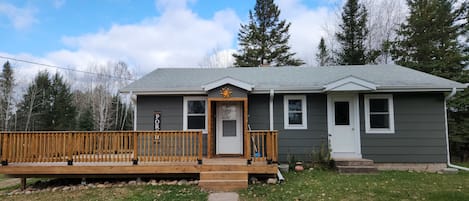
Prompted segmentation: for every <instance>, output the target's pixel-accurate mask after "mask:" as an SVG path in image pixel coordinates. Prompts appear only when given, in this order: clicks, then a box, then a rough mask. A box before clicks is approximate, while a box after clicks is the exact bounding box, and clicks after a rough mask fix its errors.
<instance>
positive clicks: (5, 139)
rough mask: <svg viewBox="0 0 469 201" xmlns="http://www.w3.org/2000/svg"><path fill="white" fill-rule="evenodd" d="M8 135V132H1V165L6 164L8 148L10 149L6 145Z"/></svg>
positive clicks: (7, 143)
mask: <svg viewBox="0 0 469 201" xmlns="http://www.w3.org/2000/svg"><path fill="white" fill-rule="evenodd" d="M9 135H10V134H7V133H3V134H2V138H3V144H2V165H3V166H6V165H8V150H9V149H10V147H8V145H9V142H8V139H9Z"/></svg>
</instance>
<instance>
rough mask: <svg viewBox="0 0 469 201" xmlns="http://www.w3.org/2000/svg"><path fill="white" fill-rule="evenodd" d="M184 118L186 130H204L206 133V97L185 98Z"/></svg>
mask: <svg viewBox="0 0 469 201" xmlns="http://www.w3.org/2000/svg"><path fill="white" fill-rule="evenodd" d="M183 118H184V119H183V128H184V130H203V132H204V133H206V128H207V99H206V97H184V107H183Z"/></svg>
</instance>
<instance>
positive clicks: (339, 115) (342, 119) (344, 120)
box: [334, 101, 350, 125]
mask: <svg viewBox="0 0 469 201" xmlns="http://www.w3.org/2000/svg"><path fill="white" fill-rule="evenodd" d="M349 110H350V106H349V102H348V101H337V102H334V117H335V125H350V112H349Z"/></svg>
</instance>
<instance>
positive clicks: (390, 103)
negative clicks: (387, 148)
mask: <svg viewBox="0 0 469 201" xmlns="http://www.w3.org/2000/svg"><path fill="white" fill-rule="evenodd" d="M374 98H382V99H384V98H385V99H388V110H389V128H371V126H370V99H374ZM364 102H365V131H366V133H367V134H394V133H395V132H394V103H393V97H392V94H368V95H365V96H364Z"/></svg>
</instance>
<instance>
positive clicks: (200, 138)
mask: <svg viewBox="0 0 469 201" xmlns="http://www.w3.org/2000/svg"><path fill="white" fill-rule="evenodd" d="M198 135H199V136H198V137H199V153H198V159H197V161H198V163H199V164H202V157H203V156H202V154H203V153H202V152H203V148H202V144H203V140H202V131H199V133H198Z"/></svg>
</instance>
